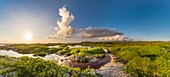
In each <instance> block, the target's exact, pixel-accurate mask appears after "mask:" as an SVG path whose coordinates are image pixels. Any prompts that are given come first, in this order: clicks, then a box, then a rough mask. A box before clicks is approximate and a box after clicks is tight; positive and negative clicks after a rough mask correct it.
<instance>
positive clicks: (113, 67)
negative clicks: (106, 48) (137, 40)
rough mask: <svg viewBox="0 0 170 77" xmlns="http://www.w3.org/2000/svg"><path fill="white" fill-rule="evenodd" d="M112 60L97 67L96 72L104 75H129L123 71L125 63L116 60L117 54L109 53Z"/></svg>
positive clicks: (123, 76)
mask: <svg viewBox="0 0 170 77" xmlns="http://www.w3.org/2000/svg"><path fill="white" fill-rule="evenodd" d="M109 55H110V57H111V61H110V62H109V63H107V64H105V65H104V66H102V67H101V68H100V69H96V72H98V73H100V74H101V75H103V77H129V75H128V74H126V73H124V72H123V69H124V68H123V67H124V64H123V63H121V62H117V61H116V56H114V55H112V54H109Z"/></svg>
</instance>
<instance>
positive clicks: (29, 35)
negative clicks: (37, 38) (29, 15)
mask: <svg viewBox="0 0 170 77" xmlns="http://www.w3.org/2000/svg"><path fill="white" fill-rule="evenodd" d="M25 40H26V41H31V40H32V34H31V33H29V32H28V33H25Z"/></svg>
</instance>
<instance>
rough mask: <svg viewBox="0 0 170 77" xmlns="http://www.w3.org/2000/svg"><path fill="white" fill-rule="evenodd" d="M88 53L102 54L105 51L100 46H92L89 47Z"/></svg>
mask: <svg viewBox="0 0 170 77" xmlns="http://www.w3.org/2000/svg"><path fill="white" fill-rule="evenodd" d="M88 53H91V54H104V53H105V52H104V51H103V49H102V48H99V47H94V48H91V49H90V50H89V51H88Z"/></svg>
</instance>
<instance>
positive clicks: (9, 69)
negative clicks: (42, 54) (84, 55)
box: [0, 56, 97, 77]
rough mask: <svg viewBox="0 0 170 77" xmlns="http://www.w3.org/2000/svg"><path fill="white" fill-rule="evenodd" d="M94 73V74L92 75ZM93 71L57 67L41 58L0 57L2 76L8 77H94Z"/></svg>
mask: <svg viewBox="0 0 170 77" xmlns="http://www.w3.org/2000/svg"><path fill="white" fill-rule="evenodd" d="M90 71H93V72H94V73H90ZM95 75H97V74H96V73H95V71H94V70H93V69H90V68H87V69H85V70H81V69H80V68H69V67H64V66H60V65H57V64H56V62H55V61H53V60H48V61H46V60H43V59H41V58H28V57H21V58H12V57H7V56H0V76H7V77H81V76H86V77H94V76H95Z"/></svg>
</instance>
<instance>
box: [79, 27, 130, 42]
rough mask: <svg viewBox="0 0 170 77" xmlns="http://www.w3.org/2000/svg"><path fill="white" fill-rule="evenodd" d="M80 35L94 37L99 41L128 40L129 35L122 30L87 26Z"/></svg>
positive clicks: (81, 30)
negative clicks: (125, 34)
mask: <svg viewBox="0 0 170 77" xmlns="http://www.w3.org/2000/svg"><path fill="white" fill-rule="evenodd" d="M79 35H80V37H82V38H94V39H96V40H99V41H125V40H126V41H128V40H130V39H129V38H128V37H127V36H124V35H123V33H122V32H120V31H117V30H115V29H111V28H92V27H89V28H85V29H80V34H79Z"/></svg>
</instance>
